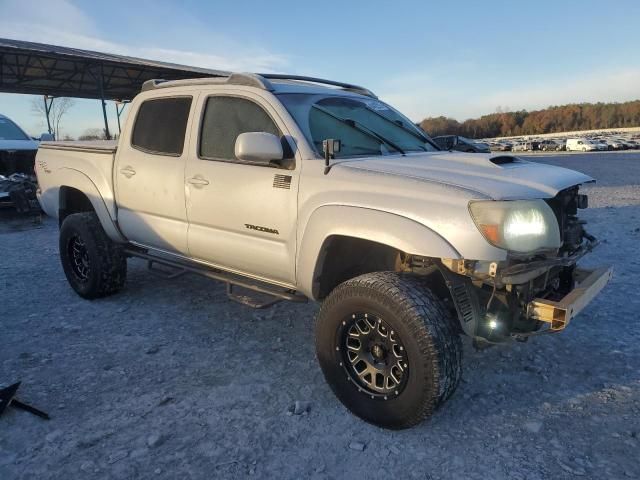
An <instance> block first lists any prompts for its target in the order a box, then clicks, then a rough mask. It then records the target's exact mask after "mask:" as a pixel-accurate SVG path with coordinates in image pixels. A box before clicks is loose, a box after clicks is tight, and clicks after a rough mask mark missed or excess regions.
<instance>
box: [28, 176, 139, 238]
mask: <svg viewBox="0 0 640 480" xmlns="http://www.w3.org/2000/svg"><path fill="white" fill-rule="evenodd" d="M57 175H59V176H60V178H62V179H64V182H61V184H60V186H59V188H57V189H56V192H55V195H56V196H57V198H56V201H55V203H54V205H56V206H57V207H58V208H60V198H59V195H60V189H61V188H63V187H69V188H75V189H76V190H79V191H81V192H82V193H84V194H85V195H86V197H87V198H88V199H89V202H91V205H92V206H93V209H94V211H95V212H96V215H98V219H99V220H100V224H101V225H102V228H104V231H105V233H106V234H107V236H109V238H111V239H112V240H113V241H115V242H118V243H126V241H127V240H126V238H125V237H124V236H123V235H122V233H121V232H120V230H119V228H118V226H117V225H116V222H115V220H114V219H115V218H116V211H115V202H111V205H110V206H108V205H107V203H106V202H105V199H104V197H103V196H102V195H101V194H100V191H99V190H98V187H97V186H96V184H95V183H94V182H93V181H92V180H91V178H89V177H88V176H87V175H85V174H84V173H82V172H81V171H79V170H75V169H73V168H61V169H60V170H58V172H57ZM41 195H42V197H43V199H44V202H42V203H46V199H47V196H48V192H47V191H43V192H42V194H41ZM47 213H50V212H47ZM57 216H58V212H57V211H56V212H55V217H57Z"/></svg>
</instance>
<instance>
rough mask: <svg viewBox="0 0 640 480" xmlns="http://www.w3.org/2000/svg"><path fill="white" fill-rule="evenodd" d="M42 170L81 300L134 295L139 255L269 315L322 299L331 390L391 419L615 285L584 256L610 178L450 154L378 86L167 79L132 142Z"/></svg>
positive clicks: (59, 156)
mask: <svg viewBox="0 0 640 480" xmlns="http://www.w3.org/2000/svg"><path fill="white" fill-rule="evenodd" d="M36 173H37V176H38V180H39V185H40V191H39V193H38V195H39V199H40V202H41V205H42V208H43V209H44V210H45V212H46V213H47V214H49V215H50V216H52V217H55V218H57V219H58V221H59V224H60V257H61V260H62V266H63V268H64V272H65V274H66V277H67V279H68V281H69V283H70V285H71V287H72V288H73V289H74V290H75V291H76V292H77V293H78V294H79V295H81V296H82V297H85V298H88V299H94V298H97V297H102V296H105V295H109V294H112V293H115V292H117V291H118V290H120V289H121V288H122V287H123V286H124V284H125V278H126V272H127V258H128V257H138V258H142V259H145V260H146V261H147V262H148V266H149V268H150V269H152V270H156V271H159V272H162V273H164V274H166V275H167V276H168V277H173V276H177V275H180V274H182V273H187V272H189V273H198V274H202V275H205V276H207V277H210V278H214V279H218V280H221V281H224V282H226V283H227V286H228V287H227V288H228V293H229V295H230V298H231V299H233V300H237V301H240V302H243V303H246V304H249V305H251V306H254V307H266V306H268V305H271V304H272V303H274V301H278V300H282V299H284V300H291V301H306V300H307V299H311V300H314V301H319V302H322V306H321V308H320V311H319V314H318V317H317V323H316V331H315V341H316V351H317V357H318V360H319V362H320V366H321V368H322V371H323V372H324V375H325V378H326V380H327V382H328V383H329V385H330V386H331V388H332V389H333V391H334V392H335V394H336V396H337V397H338V398H339V399H340V400H341V401H342V402H343V403H344V404H345V405H346V406H347V407H348V408H349V409H350V410H351V411H352V412H353V413H355V414H356V415H358V416H360V417H361V418H363V419H364V420H366V421H368V422H371V423H374V424H376V425H379V426H382V427H386V428H395V429H398V428H406V427H410V426H412V425H414V424H416V423H418V422H420V421H421V420H422V419H424V418H426V417H427V416H429V415H430V414H431V413H432V412H433V411H434V410H435V409H436V408H437V407H438V406H439V405H441V404H442V403H443V402H444V401H445V400H446V399H447V398H448V397H449V396H450V395H451V394H452V393H453V392H454V390H455V389H456V386H457V385H458V383H459V381H460V376H461V360H462V343H461V334H464V335H467V336H469V337H471V339H472V340H473V342H474V343H475V345H476V346H478V347H482V346H487V345H491V344H495V343H500V342H505V341H508V340H521V341H524V340H526V339H528V337H530V336H532V335H538V334H541V333H548V332H559V331H562V330H563V329H564V328H565V327H566V326H567V324H568V323H569V321H570V320H571V319H572V318H573V317H575V316H576V315H577V314H578V312H580V311H581V310H582V309H583V308H584V307H585V306H586V305H587V304H588V303H589V301H591V300H592V299H593V298H594V297H595V296H596V295H597V294H598V292H599V291H600V290H601V289H602V288H603V287H604V286H605V285H606V283H607V282H608V280H609V278H610V277H611V274H612V270H611V269H610V268H608V267H603V268H598V269H592V270H585V269H582V268H579V267H577V265H576V263H577V261H578V260H579V259H580V258H581V257H582V256H583V255H584V254H586V253H587V252H589V251H590V250H592V249H593V248H594V247H595V245H596V244H597V241H596V239H595V238H593V237H592V236H591V235H589V234H588V233H587V232H586V231H585V225H584V223H585V222H584V221H582V220H580V219H579V217H578V211H579V209H583V208H586V207H587V198H586V196H585V195H583V194H581V193H579V186H580V185H581V184H584V183H587V182H592V181H593V179H591V178H590V177H588V176H586V175H583V174H581V173H578V172H575V171H571V170H566V169H563V168H558V167H553V166H548V165H542V164H538V163H531V162H528V161H525V160H523V159H520V158H518V157H515V156H511V155H504V154H497V155H491V154H467V153H460V152H448V151H441V150H440V149H439V148H438V147H437V146H436V144H434V142H433V141H432V140H431V139H430V138H429V137H428V136H427V135H426V134H425V133H424V132H423V131H421V130H420V129H418V128H416V127H415V126H414V124H413V123H412V122H411V121H410V120H409V119H407V118H406V117H405V116H403V115H402V114H400V113H399V112H398V111H396V110H395V109H394V108H392V107H390V106H389V105H387V104H386V103H384V102H382V101H380V100H378V98H377V97H376V96H375V95H374V94H373V93H372V92H371V91H369V90H367V89H365V88H362V87H358V86H355V85H349V84H344V83H339V82H333V81H328V80H321V79H317V78H309V77H299V76H285V75H256V74H231V75H229V76H228V77H221V78H208V79H198V80H184V81H171V82H163V81H161V80H156V81H149V82H147V83H145V85H144V86H143V88H142V92H141V93H140V94H139V95H138V96H137V97H136V98H135V100H134V101H133V103H132V104H131V110H130V113H129V117H128V119H127V123H126V127H125V129H124V130H123V133H122V136H121V138H120V140H119V142H118V144H117V145H116V143H109V142H101V143H82V142H56V143H53V142H50V143H43V144H41V146H40V149H39V151H38V154H37V157H36Z"/></svg>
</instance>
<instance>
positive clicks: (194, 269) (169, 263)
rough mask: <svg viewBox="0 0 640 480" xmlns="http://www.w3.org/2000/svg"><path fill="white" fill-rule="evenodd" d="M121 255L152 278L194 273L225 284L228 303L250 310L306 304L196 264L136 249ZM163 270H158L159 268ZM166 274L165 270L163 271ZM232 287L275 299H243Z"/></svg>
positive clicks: (265, 285) (285, 291)
mask: <svg viewBox="0 0 640 480" xmlns="http://www.w3.org/2000/svg"><path fill="white" fill-rule="evenodd" d="M125 253H126V254H127V255H128V256H130V257H137V258H141V259H143V260H146V261H147V267H148V268H149V270H150V271H151V272H153V273H155V274H156V275H159V276H161V277H163V278H167V279H172V278H177V277H179V276H182V275H185V274H187V273H195V274H197V275H202V276H204V277H207V278H211V279H213V280H219V281H221V282H225V283H226V284H227V295H228V296H229V299H230V300H233V301H235V302H239V303H242V304H243V305H248V306H250V307H252V308H266V307H270V306H271V305H273V304H274V303H277V302H279V301H280V300H287V301H289V302H298V303H306V302H307V301H308V299H307V297H305V296H304V295H302V294H300V293H297V292H296V291H294V290H290V289H285V288H279V287H276V286H273V285H269V284H268V283H264V282H260V281H258V280H252V279H250V278H246V277H242V276H240V275H236V274H233V273H229V272H225V271H223V270H218V269H216V268H212V267H207V266H205V265H200V264H196V263H195V262H189V263H187V262H179V261H176V260H171V259H168V258H164V257H160V256H158V255H153V254H150V253H148V252H147V251H145V250H142V249H137V248H131V247H129V248H127V249H125ZM160 265H161V266H162V267H165V268H159V266H160ZM167 267H168V268H169V270H166V268H167ZM233 287H241V288H245V289H247V290H251V291H253V292H257V293H260V294H262V295H264V296H268V297H275V298H271V299H268V300H262V299H260V300H259V299H257V298H253V297H251V296H247V295H241V294H237V293H235V292H234V291H233Z"/></svg>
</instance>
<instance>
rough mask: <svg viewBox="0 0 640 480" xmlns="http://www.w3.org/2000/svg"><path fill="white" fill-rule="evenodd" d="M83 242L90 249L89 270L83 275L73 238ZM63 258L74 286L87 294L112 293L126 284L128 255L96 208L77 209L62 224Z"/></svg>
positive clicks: (62, 260)
mask: <svg viewBox="0 0 640 480" xmlns="http://www.w3.org/2000/svg"><path fill="white" fill-rule="evenodd" d="M74 239H77V240H79V241H80V242H82V244H83V245H84V247H85V249H86V259H87V264H88V270H87V274H86V278H80V277H79V275H78V274H77V273H76V270H75V269H74V265H73V252H71V251H70V250H71V242H73V241H75V240H74ZM59 246H60V261H61V262H62V268H63V269H64V274H65V276H66V277H67V281H68V282H69V285H71V288H73V289H74V290H75V292H76V293H77V294H78V295H80V296H81V297H83V298H86V299H90V300H91V299H95V298H100V297H105V296H107V295H112V294H114V293H116V292H118V291H119V290H121V289H122V287H124V283H125V280H126V278H127V257H126V255H125V253H124V249H123V247H122V246H121V245H119V244H117V243H115V242H113V241H112V240H111V239H110V238H109V237H108V236H107V234H106V233H105V231H104V229H103V228H102V225H101V224H100V220H99V219H98V216H97V215H96V214H95V213H93V212H84V213H74V214H72V215H69V216H68V217H66V218H65V219H64V221H63V222H62V226H61V227H60V245H59Z"/></svg>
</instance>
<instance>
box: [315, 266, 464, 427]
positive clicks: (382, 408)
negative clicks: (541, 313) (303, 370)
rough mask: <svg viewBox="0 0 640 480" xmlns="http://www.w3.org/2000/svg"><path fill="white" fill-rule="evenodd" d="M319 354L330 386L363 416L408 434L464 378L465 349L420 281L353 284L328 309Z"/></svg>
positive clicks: (377, 279) (321, 321) (404, 278)
mask: <svg viewBox="0 0 640 480" xmlns="http://www.w3.org/2000/svg"><path fill="white" fill-rule="evenodd" d="M316 353H317V356H318V360H319V362H320V367H321V368H322V371H323V373H324V376H325V378H326V380H327V382H328V383H329V386H330V387H331V389H332V390H333V392H334V393H335V394H336V396H337V397H338V399H340V401H341V402H342V403H343V404H344V405H345V406H346V407H347V408H348V409H349V410H350V411H351V412H353V413H354V414H355V415H357V416H359V417H360V418H362V419H364V420H366V421H367V422H370V423H373V424H375V425H378V426H380V427H384V428H391V429H402V428H408V427H411V426H413V425H415V424H417V423H419V422H420V421H422V420H423V419H424V418H426V417H428V416H429V415H431V413H433V412H434V411H435V409H436V408H438V406H440V405H441V404H442V403H443V402H444V401H446V400H447V399H448V398H449V397H450V396H451V394H452V393H453V392H454V390H455V389H456V387H457V386H458V383H459V381H460V377H461V372H462V368H461V363H462V342H461V340H460V336H459V335H458V331H457V330H456V328H455V324H454V321H453V319H452V318H451V315H450V314H449V311H448V310H447V308H446V307H445V305H444V304H443V303H442V301H441V300H440V299H438V298H437V297H436V296H435V295H434V294H433V293H432V292H431V291H430V290H429V289H428V288H427V287H426V285H425V283H424V280H423V279H422V278H420V277H416V276H409V275H400V274H397V273H394V272H378V273H371V274H366V275H362V276H360V277H357V278H354V279H351V280H348V281H346V282H344V283H343V284H341V285H339V286H338V287H336V289H335V290H334V291H333V292H331V294H330V295H329V297H328V298H327V299H326V300H325V302H324V303H323V304H322V308H321V309H320V312H319V314H318V318H317V323H316Z"/></svg>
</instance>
